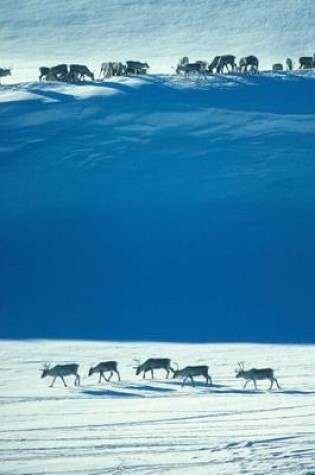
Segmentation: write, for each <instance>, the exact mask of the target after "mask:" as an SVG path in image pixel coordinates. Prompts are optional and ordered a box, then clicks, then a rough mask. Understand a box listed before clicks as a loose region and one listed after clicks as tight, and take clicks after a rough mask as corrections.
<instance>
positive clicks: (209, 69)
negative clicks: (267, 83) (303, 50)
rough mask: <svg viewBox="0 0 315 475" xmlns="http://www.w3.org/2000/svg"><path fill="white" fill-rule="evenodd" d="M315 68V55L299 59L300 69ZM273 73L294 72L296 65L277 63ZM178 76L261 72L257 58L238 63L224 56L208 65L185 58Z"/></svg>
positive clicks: (179, 63) (273, 66) (273, 67)
mask: <svg viewBox="0 0 315 475" xmlns="http://www.w3.org/2000/svg"><path fill="white" fill-rule="evenodd" d="M314 68H315V54H314V56H301V57H300V58H299V67H298V69H299V70H301V69H314ZM271 69H272V71H284V70H285V69H286V70H287V71H293V69H294V64H293V60H292V59H291V58H287V59H286V61H285V66H284V65H283V64H282V63H275V64H273V65H272V68H271ZM175 71H176V74H182V75H184V76H185V77H186V78H189V76H190V75H191V74H194V75H198V76H206V75H207V74H214V73H217V74H222V73H225V72H226V73H229V72H241V73H247V72H250V73H258V72H259V59H258V58H257V56H253V55H249V56H244V57H243V58H241V59H240V60H239V63H238V64H237V62H236V57H235V56H234V55H232V54H225V55H222V56H215V57H214V59H213V60H212V61H211V62H210V63H208V62H207V61H204V60H198V61H195V62H193V63H190V62H189V58H188V57H187V56H184V57H183V58H181V59H180V60H179V62H178V65H177V67H176V69H175Z"/></svg>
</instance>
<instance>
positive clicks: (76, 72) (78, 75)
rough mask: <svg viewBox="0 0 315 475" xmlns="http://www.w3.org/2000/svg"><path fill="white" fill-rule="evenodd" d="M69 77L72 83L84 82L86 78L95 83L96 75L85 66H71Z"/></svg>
mask: <svg viewBox="0 0 315 475" xmlns="http://www.w3.org/2000/svg"><path fill="white" fill-rule="evenodd" d="M68 77H69V79H70V80H72V81H82V80H84V79H85V78H86V77H88V78H90V79H91V81H94V74H93V73H92V72H91V71H90V70H89V68H88V67H87V66H85V65H84V64H70V70H69V76H68Z"/></svg>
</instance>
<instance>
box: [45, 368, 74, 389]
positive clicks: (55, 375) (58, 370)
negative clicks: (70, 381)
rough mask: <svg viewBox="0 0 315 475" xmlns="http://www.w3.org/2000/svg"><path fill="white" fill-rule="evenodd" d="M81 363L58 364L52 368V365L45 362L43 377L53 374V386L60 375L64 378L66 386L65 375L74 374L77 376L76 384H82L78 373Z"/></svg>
mask: <svg viewBox="0 0 315 475" xmlns="http://www.w3.org/2000/svg"><path fill="white" fill-rule="evenodd" d="M78 369H79V365H78V364H63V365H60V364H59V365H57V366H54V367H53V368H50V365H48V364H45V365H44V368H43V369H42V371H43V372H42V376H41V377H42V378H46V376H51V377H52V378H53V380H52V383H51V385H50V387H51V388H52V387H53V385H54V383H55V381H56V379H57V378H58V377H59V378H61V379H62V381H63V384H64V386H67V384H66V382H65V379H64V376H70V375H71V374H73V375H74V376H75V380H74V385H75V386H79V385H80V376H79V374H78Z"/></svg>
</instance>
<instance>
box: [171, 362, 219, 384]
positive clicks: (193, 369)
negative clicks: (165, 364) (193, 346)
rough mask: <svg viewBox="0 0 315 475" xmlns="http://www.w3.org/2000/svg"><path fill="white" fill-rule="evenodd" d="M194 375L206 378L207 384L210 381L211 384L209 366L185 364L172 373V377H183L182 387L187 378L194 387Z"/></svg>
mask: <svg viewBox="0 0 315 475" xmlns="http://www.w3.org/2000/svg"><path fill="white" fill-rule="evenodd" d="M196 376H203V377H204V378H205V379H206V382H207V385H208V383H209V381H210V385H211V386H212V378H211V376H210V375H209V366H186V367H185V368H183V369H178V368H177V369H176V370H175V371H174V374H173V378H179V377H182V378H183V382H182V387H183V386H184V384H185V382H186V381H187V379H188V378H189V379H190V381H191V384H192V385H193V386H194V387H195V381H194V377H196Z"/></svg>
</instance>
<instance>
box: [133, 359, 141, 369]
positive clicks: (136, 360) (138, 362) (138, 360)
mask: <svg viewBox="0 0 315 475" xmlns="http://www.w3.org/2000/svg"><path fill="white" fill-rule="evenodd" d="M133 361H135V362H136V363H137V365H138V366H136V367H134V366H133V369H138V368H139V366H140V358H139V357H137V358H133Z"/></svg>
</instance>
